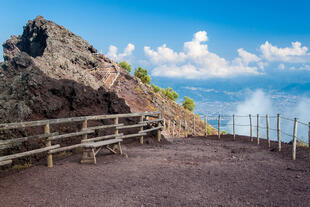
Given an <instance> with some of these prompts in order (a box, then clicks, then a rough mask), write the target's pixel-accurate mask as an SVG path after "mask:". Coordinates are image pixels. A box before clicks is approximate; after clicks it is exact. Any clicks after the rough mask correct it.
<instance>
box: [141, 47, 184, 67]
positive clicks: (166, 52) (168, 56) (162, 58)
mask: <svg viewBox="0 0 310 207" xmlns="http://www.w3.org/2000/svg"><path fill="white" fill-rule="evenodd" d="M144 52H145V54H146V55H147V56H148V57H149V58H150V60H151V62H152V63H155V64H160V63H166V62H172V63H177V62H182V61H183V60H184V58H185V54H184V53H176V52H174V51H173V50H172V49H170V48H167V46H166V44H163V45H162V46H160V47H158V48H157V50H156V51H154V50H152V49H151V48H150V47H148V46H146V47H144Z"/></svg>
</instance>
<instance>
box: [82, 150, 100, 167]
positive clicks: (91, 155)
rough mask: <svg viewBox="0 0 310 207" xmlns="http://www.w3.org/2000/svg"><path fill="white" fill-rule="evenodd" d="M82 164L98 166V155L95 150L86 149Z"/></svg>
mask: <svg viewBox="0 0 310 207" xmlns="http://www.w3.org/2000/svg"><path fill="white" fill-rule="evenodd" d="M81 163H82V164H96V163H97V161H96V153H95V150H94V149H84V151H83V155H82V160H81Z"/></svg>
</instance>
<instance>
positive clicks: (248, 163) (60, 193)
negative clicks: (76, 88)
mask: <svg viewBox="0 0 310 207" xmlns="http://www.w3.org/2000/svg"><path fill="white" fill-rule="evenodd" d="M275 147H276V143H273V147H272V148H271V150H268V149H267V148H266V144H265V143H264V142H263V143H262V145H261V146H256V145H255V143H251V142H249V141H248V138H246V137H237V141H232V140H231V136H229V135H227V136H224V137H223V138H222V139H221V140H217V139H216V137H208V138H198V137H195V138H189V139H180V138H179V139H169V142H167V141H164V142H162V143H161V144H158V143H153V142H152V141H149V144H144V145H139V144H136V143H134V144H130V145H126V146H123V150H124V152H125V153H126V154H127V155H128V157H126V156H118V155H110V154H107V153H106V152H105V151H102V152H101V153H99V154H98V158H97V165H81V164H79V160H80V157H81V155H80V154H77V155H73V156H69V157H66V158H62V157H60V158H57V159H55V166H54V168H47V167H45V166H43V165H38V166H34V167H30V168H28V169H25V170H21V171H19V172H12V171H11V172H2V173H0V181H1V182H0V206H1V207H6V206H139V207H140V206H309V203H310V161H309V160H307V158H306V152H305V150H303V151H301V150H300V149H298V150H299V152H300V151H301V152H300V153H298V154H297V160H296V161H292V160H290V150H289V147H290V145H284V146H283V152H281V153H279V152H276V150H275Z"/></svg>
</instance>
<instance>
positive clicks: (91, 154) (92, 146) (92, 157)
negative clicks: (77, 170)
mask: <svg viewBox="0 0 310 207" xmlns="http://www.w3.org/2000/svg"><path fill="white" fill-rule="evenodd" d="M122 141H123V139H118V138H116V139H109V140H104V141H99V142H90V143H84V144H82V146H83V148H84V151H83V156H82V160H81V163H82V164H85V163H87V164H89V163H90V164H96V163H97V161H96V155H97V153H98V152H99V151H100V150H101V149H102V147H105V148H106V149H108V150H109V151H110V152H112V153H114V154H123V151H122V147H121V142H122Z"/></svg>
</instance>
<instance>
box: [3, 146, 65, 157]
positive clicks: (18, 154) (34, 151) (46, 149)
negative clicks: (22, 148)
mask: <svg viewBox="0 0 310 207" xmlns="http://www.w3.org/2000/svg"><path fill="white" fill-rule="evenodd" d="M58 147H60V145H59V144H56V145H53V146H50V147H44V148H40V149H35V150H31V151H27V152H21V153H17V154H13V155H7V156H3V157H0V161H5V160H12V159H16V158H20V157H26V156H29V155H33V154H38V153H42V152H46V151H49V150H52V149H56V148H58Z"/></svg>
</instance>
